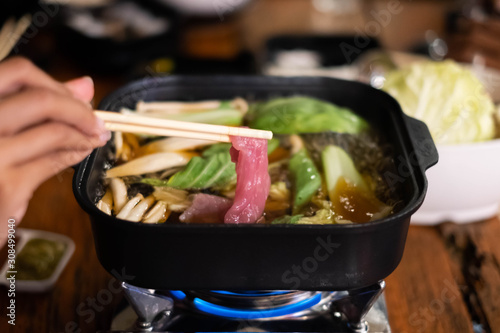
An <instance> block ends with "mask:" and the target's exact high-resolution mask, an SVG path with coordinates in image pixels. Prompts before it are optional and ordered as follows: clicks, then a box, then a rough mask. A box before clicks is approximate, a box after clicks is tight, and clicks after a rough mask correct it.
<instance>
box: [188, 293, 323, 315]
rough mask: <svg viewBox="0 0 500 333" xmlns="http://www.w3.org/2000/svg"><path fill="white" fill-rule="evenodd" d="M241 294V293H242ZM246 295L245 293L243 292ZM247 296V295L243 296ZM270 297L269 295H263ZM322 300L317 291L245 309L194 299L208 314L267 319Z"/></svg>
mask: <svg viewBox="0 0 500 333" xmlns="http://www.w3.org/2000/svg"><path fill="white" fill-rule="evenodd" d="M240 295H241V294H240ZM243 295H244V294H243ZM242 297H246V296H242ZM262 297H269V296H262ZM321 300H322V293H316V294H315V295H314V296H310V297H308V298H306V299H302V300H298V301H295V302H291V303H289V304H286V305H283V306H275V304H273V302H272V301H270V302H269V303H270V304H269V306H268V307H266V308H261V309H255V310H243V309H235V308H230V307H227V306H221V305H217V304H214V303H211V302H208V301H205V300H203V299H200V298H198V297H195V298H194V299H193V305H194V307H195V308H196V309H197V310H199V311H201V312H204V313H206V314H209V315H214V316H220V317H226V318H232V319H253V320H256V319H267V318H273V317H283V316H289V315H293V314H296V313H298V312H302V311H305V310H308V309H310V308H311V307H313V306H315V305H317V304H318V303H320V302H321Z"/></svg>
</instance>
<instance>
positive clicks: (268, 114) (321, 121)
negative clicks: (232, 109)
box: [247, 96, 368, 134]
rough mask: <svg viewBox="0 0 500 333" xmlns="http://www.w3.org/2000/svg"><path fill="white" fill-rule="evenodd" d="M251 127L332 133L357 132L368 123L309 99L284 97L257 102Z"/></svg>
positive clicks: (362, 129)
mask: <svg viewBox="0 0 500 333" xmlns="http://www.w3.org/2000/svg"><path fill="white" fill-rule="evenodd" d="M247 118H248V120H249V124H250V127H251V128H257V129H263V130H269V131H273V132H274V133H277V134H298V133H316V132H324V131H334V132H341V133H360V132H362V131H364V130H365V129H367V128H368V123H367V122H366V121H365V120H364V119H362V118H361V117H360V116H358V115H356V114H355V113H353V112H352V111H351V110H349V109H347V108H343V107H340V106H337V105H334V104H331V103H328V102H325V101H321V100H318V99H315V98H310V97H300V96H299V97H283V98H276V99H272V100H270V101H267V102H263V103H257V104H255V105H253V106H252V108H251V109H250V111H249V112H248V115H247Z"/></svg>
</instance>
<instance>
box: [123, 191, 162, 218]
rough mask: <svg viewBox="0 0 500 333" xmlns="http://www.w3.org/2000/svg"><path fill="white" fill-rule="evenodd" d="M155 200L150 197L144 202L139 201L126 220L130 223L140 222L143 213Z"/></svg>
mask: <svg viewBox="0 0 500 333" xmlns="http://www.w3.org/2000/svg"><path fill="white" fill-rule="evenodd" d="M155 201H156V200H155V198H154V197H153V196H152V195H150V196H148V197H147V198H145V199H144V200H141V201H140V202H139V203H138V204H137V205H136V206H135V207H134V208H132V210H131V211H130V213H129V214H128V216H127V217H126V220H128V221H132V222H139V221H140V220H142V217H143V216H144V213H146V211H147V210H148V209H149V208H150V207H151V206H152V205H153V204H154V203H155Z"/></svg>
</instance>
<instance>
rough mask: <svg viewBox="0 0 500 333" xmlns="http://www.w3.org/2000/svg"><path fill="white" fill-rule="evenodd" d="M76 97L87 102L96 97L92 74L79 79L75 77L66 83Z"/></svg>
mask: <svg viewBox="0 0 500 333" xmlns="http://www.w3.org/2000/svg"><path fill="white" fill-rule="evenodd" d="M64 85H65V86H66V88H68V89H69V90H70V91H71V93H72V94H73V96H74V97H75V98H78V99H80V100H82V101H84V102H86V103H88V102H90V101H91V100H92V98H93V97H94V81H92V78H91V77H90V76H82V77H80V78H78V79H73V80H70V81H68V82H66V83H65V84H64Z"/></svg>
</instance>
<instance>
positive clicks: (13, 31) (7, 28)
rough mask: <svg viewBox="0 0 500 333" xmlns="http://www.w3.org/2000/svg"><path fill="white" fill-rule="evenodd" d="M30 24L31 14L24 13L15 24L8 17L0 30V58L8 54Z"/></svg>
mask: <svg viewBox="0 0 500 333" xmlns="http://www.w3.org/2000/svg"><path fill="white" fill-rule="evenodd" d="M30 24H31V14H25V15H24V16H23V17H21V18H20V19H19V20H18V21H17V22H16V23H15V24H14V23H13V21H11V19H9V20H8V21H7V22H6V23H5V24H4V26H3V27H2V31H1V32H0V60H3V59H4V58H5V57H6V56H8V55H9V53H10V51H12V48H13V47H14V46H15V45H16V44H17V42H18V41H19V39H20V38H21V36H22V35H23V34H24V32H25V31H26V29H28V27H29V26H30Z"/></svg>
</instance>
